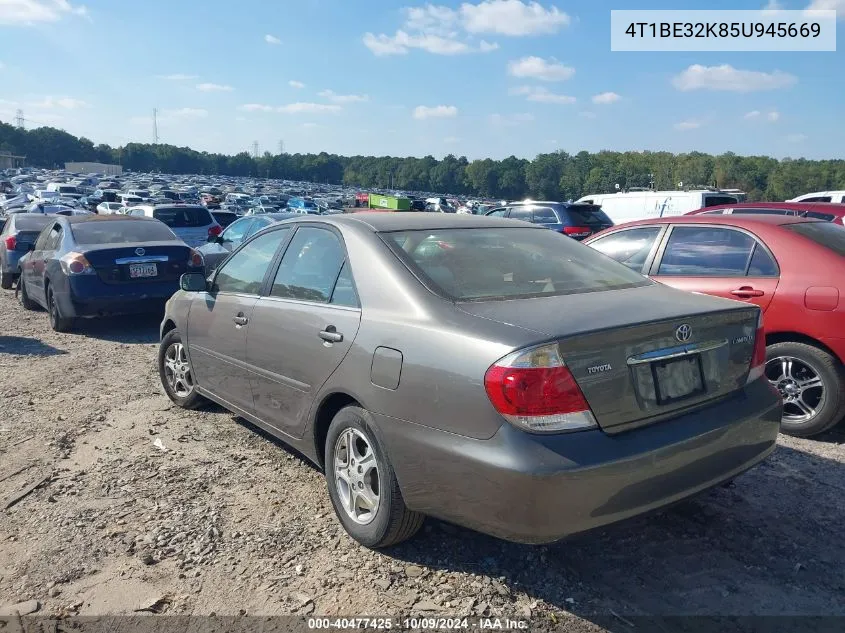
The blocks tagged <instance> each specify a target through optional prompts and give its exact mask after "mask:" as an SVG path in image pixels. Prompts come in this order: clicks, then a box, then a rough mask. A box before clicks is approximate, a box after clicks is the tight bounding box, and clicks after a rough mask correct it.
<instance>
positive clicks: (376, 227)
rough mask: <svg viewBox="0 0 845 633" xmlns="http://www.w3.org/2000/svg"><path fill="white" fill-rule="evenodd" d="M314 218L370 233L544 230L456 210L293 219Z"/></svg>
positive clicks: (305, 218)
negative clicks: (366, 230) (453, 211)
mask: <svg viewBox="0 0 845 633" xmlns="http://www.w3.org/2000/svg"><path fill="white" fill-rule="evenodd" d="M317 219H319V220H322V221H323V222H330V223H332V224H338V225H347V226H357V227H359V228H363V229H369V230H370V231H373V232H383V231H384V232H387V231H419V230H423V231H425V230H433V229H435V230H436V229H463V228H474V229H480V228H528V229H534V228H536V229H539V230H547V229H545V228H544V227H542V226H539V225H536V224H531V223H529V222H517V221H515V220H509V219H506V218H491V217H487V216H483V215H469V214H459V213H419V212H413V211H412V212H402V211H388V212H384V211H376V212H369V211H361V212H358V213H338V214H335V215H307V216H306V215H300V216H298V217H297V218H296V220H295V221H304V222H308V221H312V222H313V221H315V220H317Z"/></svg>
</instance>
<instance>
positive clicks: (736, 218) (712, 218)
mask: <svg viewBox="0 0 845 633" xmlns="http://www.w3.org/2000/svg"><path fill="white" fill-rule="evenodd" d="M807 222H822V223H824V222H825V221H824V220H817V219H815V218H800V217H797V216H792V215H739V214H737V215H734V214H730V215H671V216H664V217H662V218H652V219H647V220H637V221H635V222H626V223H624V224H617V225H616V226H614V227H612V228H611V229H609V230H610V231H613V230H616V229H619V228H622V227H629V226H643V225H650V224H726V225H730V226H738V227H741V228H742V227H748V228H751V227H753V226H760V225H768V226H782V225H786V224H802V223H807Z"/></svg>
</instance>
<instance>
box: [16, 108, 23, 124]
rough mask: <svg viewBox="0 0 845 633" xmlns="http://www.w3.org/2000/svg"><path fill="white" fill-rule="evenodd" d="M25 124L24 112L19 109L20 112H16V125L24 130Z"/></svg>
mask: <svg viewBox="0 0 845 633" xmlns="http://www.w3.org/2000/svg"><path fill="white" fill-rule="evenodd" d="M23 122H24V118H23V110H20V109H18V111H17V112H15V125H17V126H18V127H19V128H20V129H23V128H24V125H23Z"/></svg>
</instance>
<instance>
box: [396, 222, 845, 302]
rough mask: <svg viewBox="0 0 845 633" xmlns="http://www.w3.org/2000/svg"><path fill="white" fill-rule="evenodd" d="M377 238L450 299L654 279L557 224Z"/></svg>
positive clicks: (572, 290) (570, 290)
mask: <svg viewBox="0 0 845 633" xmlns="http://www.w3.org/2000/svg"><path fill="white" fill-rule="evenodd" d="M843 232H845V231H843ZM382 239H384V240H385V242H386V243H387V244H388V246H390V248H391V249H392V250H393V251H394V252H395V253H396V255H397V256H398V257H399V258H400V259H401V260H402V261H403V262H404V263H405V264H406V265H407V266H408V267H409V268H410V269H411V271H412V272H413V273H414V274H415V275H416V276H417V277H418V278H420V279H421V280H422V281H423V283H425V284H426V285H428V286H429V287H430V288H431V289H432V290H434V291H435V292H437V293H438V294H441V295H444V296H446V297H448V298H450V299H452V300H454V301H487V300H495V299H522V298H531V297H546V296H555V295H567V294H578V293H584V292H600V291H604V290H619V289H623V288H634V287H638V286H646V285H649V284H651V283H653V282H651V281H649V280H648V279H646V278H645V277H643V276H642V275H640V274H639V273H635V272H634V271H632V270H630V269H629V268H627V267H625V266H623V265H622V264H618V263H617V262H615V261H613V260H611V259H609V258H607V257H605V256H603V255H602V254H600V253H599V252H597V251H595V250H593V249H591V248H589V247H587V246H584V245H582V244H579V243H578V242H576V241H574V240H571V239H569V238H567V237H566V236H564V235H562V234H560V233H556V232H554V231H544V230H540V229H529V228H526V229H523V228H479V229H444V230H433V231H429V230H416V231H401V232H390V233H383V234H382Z"/></svg>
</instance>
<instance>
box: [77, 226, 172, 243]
mask: <svg viewBox="0 0 845 633" xmlns="http://www.w3.org/2000/svg"><path fill="white" fill-rule="evenodd" d="M70 232H71V233H73V239H74V240H76V243H77V244H81V245H89V244H129V243H135V242H170V241H172V240H178V239H179V238H178V237H176V235H174V233H173V231H171V230H170V229H168V228H167V227H166V226H164V225H163V224H161V223H160V222H150V221H146V222H144V221H140V222H133V221H132V220H119V221H117V222H108V221H105V222H83V223H80V224H72V225H71V228H70Z"/></svg>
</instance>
